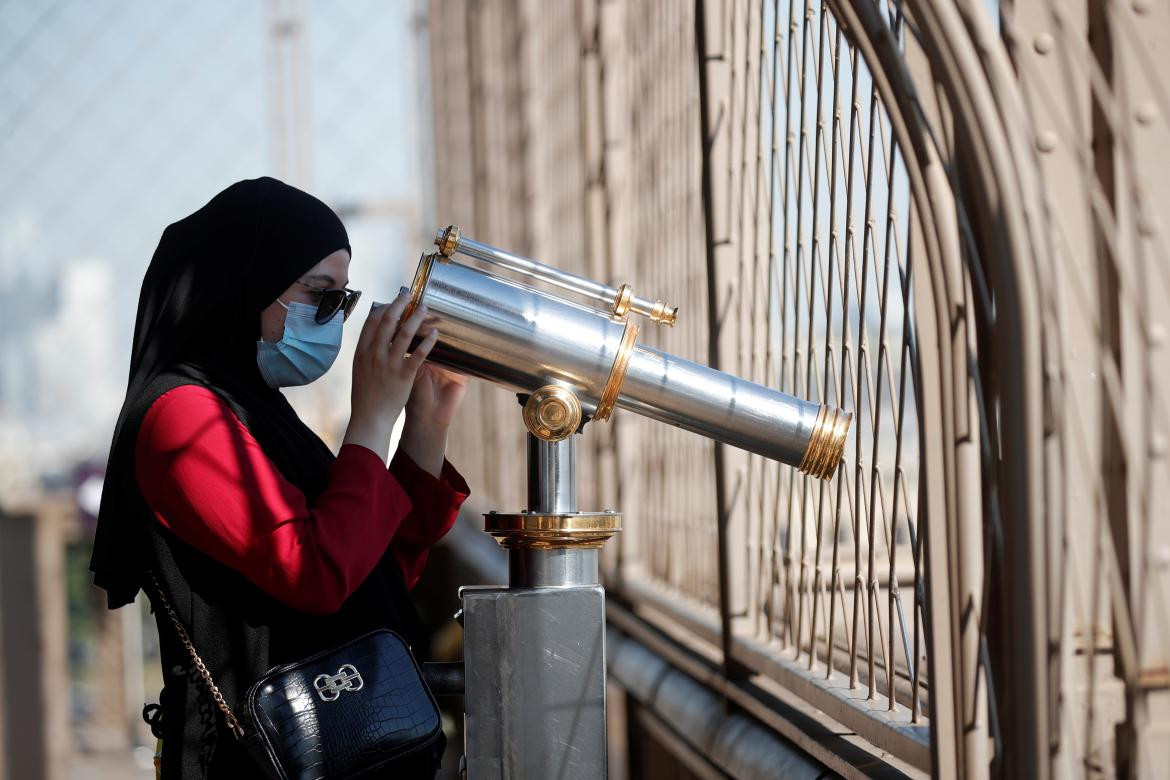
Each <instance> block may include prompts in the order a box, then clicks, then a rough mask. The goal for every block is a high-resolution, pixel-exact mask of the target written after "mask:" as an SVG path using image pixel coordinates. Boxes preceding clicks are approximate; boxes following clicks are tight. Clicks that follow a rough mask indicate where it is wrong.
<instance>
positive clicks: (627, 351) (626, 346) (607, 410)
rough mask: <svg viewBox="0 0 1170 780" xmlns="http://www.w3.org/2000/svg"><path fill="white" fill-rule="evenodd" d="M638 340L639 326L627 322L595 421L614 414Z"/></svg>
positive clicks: (602, 420) (594, 416) (603, 419)
mask: <svg viewBox="0 0 1170 780" xmlns="http://www.w3.org/2000/svg"><path fill="white" fill-rule="evenodd" d="M637 338H638V324H637V323H636V322H634V321H633V320H626V329H625V330H624V331H622V342H621V344H620V345H619V346H618V351H617V355H616V356H615V357H614V359H613V368H612V369H610V372H609V379H608V380H607V381H606V383H605V388H604V389H602V391H601V399H600V400H599V401H598V402H597V411H596V412H595V413H594V415H593V419H594V420H597V421H599V422H605V421H606V420H608V419H609V416H610V415H611V414H612V413H613V407H614V404H616V403H617V399H618V396H619V395H621V392H622V382H624V381H625V380H626V369H627V368H629V365H630V356H631V355H633V354H634V342H635V341H636V340H637Z"/></svg>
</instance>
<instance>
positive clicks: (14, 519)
mask: <svg viewBox="0 0 1170 780" xmlns="http://www.w3.org/2000/svg"><path fill="white" fill-rule="evenodd" d="M1168 57H1170V7H1167V6H1166V4H1165V3H1158V2H1150V1H1149V0H1128V1H1127V2H1121V0H1103V1H1102V2H1091V1H1090V0H1071V1H1067V2H1048V1H1047V0H1041V1H1040V2H1034V3H1013V2H1003V3H999V4H998V5H997V4H994V3H991V4H988V3H985V2H981V1H975V0H953V1H948V0H901V1H900V2H898V1H897V0H895V1H892V2H872V1H871V0H829V2H826V3H798V2H794V1H793V0H776V1H775V2H773V0H764V1H763V2H749V1H748V0H695V1H694V2H675V1H674V0H557V2H542V1H541V0H431V1H430V2H429V3H425V2H422V1H421V0H420V1H419V2H402V3H378V2H344V3H343V2H314V3H304V2H294V1H293V0H274V1H273V2H269V3H226V2H215V3H200V4H180V3H171V2H162V3H154V4H151V5H149V6H145V5H131V4H127V3H113V2H79V1H78V0H72V1H68V0H65V1H60V2H53V1H52V0H46V2H21V1H20V0H8V2H3V3H0V90H3V93H4V97H3V102H2V103H0V187H2V188H3V189H2V191H0V323H2V325H3V327H2V328H0V341H2V344H3V350H2V351H0V432H2V434H0V509H2V512H3V513H2V516H0V567H2V568H0V705H2V706H0V777H12V778H24V777H39V776H45V777H53V778H56V777H106V776H109V777H123V776H130V775H129V774H128V773H129V772H131V771H135V769H134V768H135V767H140V769H139V770H138V771H141V772H144V773H145V774H146V775H147V776H148V775H149V769H148V767H149V756H150V753H151V752H152V747H151V744H152V743H151V741H150V740H149V739H148V732H146V730H145V726H144V725H143V724H141V722H140V719H139V715H138V713H139V710H140V709H141V705H142V702H143V701H145V700H150V699H152V697H154V696H156V695H157V688H158V678H159V674H158V670H157V668H156V667H157V657H156V656H155V655H153V653H154V652H155V651H154V638H153V637H154V628H153V623H152V619H151V618H150V617H149V616H146V615H143V614H142V612H141V611H139V612H137V613H136V612H135V611H134V610H130V609H125V610H121V611H119V612H118V613H109V612H107V611H106V610H104V609H103V608H102V607H103V605H102V603H101V599H100V598H99V596H98V594H97V593H96V592H95V591H94V590H93V589H92V586H90V585H89V581H88V572H87V570H86V564H87V562H88V550H87V545H88V539H89V538H90V535H91V534H92V519H93V518H92V513H93V512H94V511H95V509H94V508H95V507H96V497H97V495H98V489H99V486H100V468H101V466H102V465H103V464H104V457H105V448H106V447H107V446H108V440H109V437H110V434H111V431H112V425H113V420H114V419H115V417H116V414H117V410H118V407H119V404H120V401H121V394H122V392H123V386H124V377H125V372H126V362H127V359H128V358H127V356H128V352H129V341H130V332H131V328H132V324H133V316H134V308H135V302H136V296H137V291H138V286H139V283H140V280H141V274H142V271H143V269H144V268H145V265H146V262H147V261H148V260H149V257H150V253H151V251H152V250H153V247H154V245H155V243H156V242H157V239H158V236H159V235H160V234H161V231H162V229H163V227H165V225H166V224H168V223H169V222H171V221H173V220H175V219H177V218H179V217H180V216H182V215H185V214H187V213H189V212H190V211H192V210H193V209H195V208H197V207H198V206H199V205H201V204H202V203H204V202H205V201H206V200H207V199H208V198H210V197H211V195H213V194H214V193H215V192H217V191H219V190H220V189H222V187H223V186H226V184H228V183H230V182H231V181H235V180H237V179H239V178H244V177H248V176H255V175H259V174H264V173H269V174H272V175H276V176H279V177H281V178H284V179H286V180H288V181H290V182H291V183H293V184H297V185H299V186H302V187H304V188H306V189H309V190H310V191H312V192H314V193H315V194H317V195H319V196H321V197H322V198H324V199H325V200H326V201H327V202H329V203H331V204H332V205H333V206H334V207H335V208H336V209H337V210H338V211H339V213H341V214H342V216H343V218H344V219H345V221H346V224H347V227H348V228H349V230H350V233H351V236H352V238H353V244H354V250H355V258H354V266H353V284H352V285H351V286H353V287H358V288H362V289H364V290H366V295H367V296H371V297H374V298H376V299H381V300H387V299H389V298H390V297H392V296H393V294H394V293H395V291H396V290H397V288H398V286H399V285H400V284H402V283H403V282H405V281H406V280H407V279H408V277H409V274H410V273H411V271H412V270H413V267H414V262H415V258H416V257H417V253H418V251H420V250H421V249H424V248H426V247H427V246H428V245H429V243H430V235H431V232H432V231H433V229H434V227H435V226H437V225H440V224H447V223H456V224H459V225H460V226H461V227H462V228H463V230H464V232H465V234H467V235H471V236H474V237H475V238H477V239H480V240H483V241H487V242H490V243H493V244H495V245H497V246H501V247H506V248H508V249H511V250H513V251H516V252H520V253H524V254H527V255H529V256H532V257H536V258H539V259H541V260H543V261H545V262H549V263H551V264H553V265H556V266H558V267H561V268H565V269H568V270H572V271H575V272H577V273H580V274H582V275H584V276H587V277H591V278H596V279H599V280H603V281H606V282H611V283H615V284H619V283H622V282H630V283H631V284H633V285H634V287H635V289H637V290H638V291H639V292H640V293H641V292H643V291H644V292H645V294H648V295H652V296H656V297H661V298H664V299H666V300H669V301H671V302H672V303H675V304H677V305H679V306H680V312H679V323H678V325H677V326H676V327H674V328H673V329H652V330H647V331H645V334H646V337H647V340H648V341H649V343H651V344H653V345H654V346H661V347H663V348H666V349H668V350H669V351H671V352H672V353H674V354H677V355H680V356H682V357H685V358H688V359H692V360H696V361H699V362H702V363H707V364H710V365H714V366H717V367H719V368H721V369H723V370H726V371H729V372H731V373H735V374H738V375H740V376H744V377H748V378H750V379H752V380H754V381H757V382H760V383H763V384H767V385H769V386H772V387H777V388H780V389H782V390H785V391H787V392H791V393H795V394H797V395H802V396H807V397H809V398H812V399H814V400H821V401H825V402H828V403H833V404H839V405H841V406H844V407H845V408H847V409H850V410H853V411H854V412H855V418H854V423H853V427H852V430H851V432H850V437H849V440H848V443H847V446H846V457H845V461H844V462H843V464H842V466H841V467H840V469H839V472H838V474H837V476H836V478H835V479H834V480H833V481H832V482H828V483H821V482H817V481H814V480H810V479H807V478H805V477H802V476H800V475H799V474H798V473H796V472H795V471H794V470H792V469H789V468H786V467H782V466H779V465H778V464H775V463H772V462H769V461H766V460H763V459H761V458H758V457H755V456H749V455H747V454H745V453H742V452H739V451H736V450H732V449H729V448H726V447H723V446H721V445H716V444H714V443H712V442H710V441H707V440H704V439H701V438H699V437H696V436H693V435H691V434H688V433H685V432H682V431H678V430H675V429H672V428H669V427H666V426H662V425H659V424H657V423H653V422H650V421H647V420H643V419H640V418H638V417H636V416H635V415H632V414H629V413H625V412H621V413H618V414H616V415H615V417H614V419H613V420H612V422H610V423H604V424H597V423H591V424H590V425H589V426H587V429H586V433H585V437H584V440H583V441H582V446H581V453H580V454H581V456H582V457H581V459H582V461H583V463H582V465H581V472H580V473H581V480H580V483H581V495H580V505H581V507H582V509H594V510H596V509H606V508H616V509H620V510H622V511H623V512H624V514H625V530H624V531H623V533H622V534H621V535H620V536H619V538H617V539H615V540H614V541H611V542H610V543H609V544H608V545H607V547H606V548H605V551H604V554H605V564H604V567H603V568H604V579H605V584H606V586H607V589H608V591H609V606H608V618H609V629H608V631H609V677H610V690H609V710H610V713H609V717H610V728H609V735H610V767H611V770H610V774H611V776H612V777H615V778H620V777H632V778H641V777H692V776H693V777H723V776H735V777H779V776H784V777H788V776H792V777H820V776H824V775H825V774H826V773H836V774H841V775H845V776H850V777H860V776H881V777H903V776H913V777H919V776H925V775H929V774H933V775H936V776H940V777H956V776H963V777H986V776H996V777H1089V776H1091V777H1112V776H1122V777H1165V776H1168V775H1170V760H1168V759H1170V755H1167V753H1168V751H1170V748H1168V747H1167V746H1168V745H1170V666H1168V663H1170V587H1168V585H1170V583H1168V580H1170V524H1168V523H1167V519H1168V518H1170V462H1168V457H1170V443H1168V442H1170V398H1168V396H1170V356H1167V355H1166V348H1167V328H1168V326H1170V323H1168V322H1167V319H1166V318H1167V316H1168V314H1167V313H1168V312H1170V248H1168V246H1167V231H1168V230H1170V177H1168V176H1167V175H1166V169H1165V165H1164V164H1162V157H1163V151H1164V150H1165V149H1166V148H1170V126H1168V124H1167V122H1168V121H1170V79H1168V78H1167V76H1166V73H1167V72H1170V67H1168V66H1170V59H1168ZM354 333H356V329H351V330H350V337H352V336H353V335H354ZM349 348H350V349H352V345H350V347H349ZM344 364H345V357H344V356H343V358H342V359H341V360H340V361H339V363H338V365H339V366H341V365H344ZM347 379H348V377H347V375H346V372H344V371H334V372H331V373H330V374H329V375H327V376H326V378H325V379H324V380H322V381H320V382H318V383H315V384H314V385H313V386H311V387H309V388H306V389H304V390H302V391H298V392H296V393H293V394H290V395H292V396H293V400H294V402H295V404H296V405H297V407H298V409H299V410H300V411H301V412H302V414H303V415H305V416H306V418H307V419H308V420H309V421H311V423H312V424H313V425H314V426H315V427H316V428H317V429H318V430H319V431H320V432H321V433H322V435H323V436H324V437H325V438H326V440H327V441H331V442H334V443H335V442H336V441H337V439H338V436H339V434H340V432H341V429H342V427H343V426H344V423H345V416H346V413H347V400H346V399H347V396H348V389H347V387H346V382H347ZM523 446H524V428H523V426H522V424H521V422H520V417H519V407H518V406H517V404H516V399H515V396H514V395H513V394H511V393H509V392H507V391H504V390H502V389H500V388H497V387H492V386H487V385H485V384H483V383H475V384H474V386H473V390H472V392H471V394H470V397H469V400H468V403H467V409H466V411H465V412H464V414H463V418H462V421H461V425H460V427H459V430H458V432H457V434H456V435H455V436H454V437H453V440H452V442H451V446H450V451H451V453H452V459H453V460H454V461H455V462H456V463H457V464H458V465H459V466H460V468H461V469H462V470H463V471H464V473H465V474H466V475H467V476H468V479H469V482H470V483H471V485H472V487H473V490H474V492H475V495H474V497H473V503H472V504H471V505H469V507H468V510H467V512H466V516H465V517H463V518H462V520H461V523H460V525H459V526H458V527H457V528H456V530H455V531H454V532H453V533H452V535H451V536H450V537H449V540H448V542H446V543H445V545H444V546H443V547H442V548H441V550H439V551H438V554H436V556H435V558H434V560H433V561H432V564H431V566H430V568H429V570H428V574H427V579H426V581H425V582H424V583H423V584H422V585H421V586H420V589H419V591H418V595H419V600H420V603H421V604H422V606H423V609H424V613H425V615H426V619H427V621H428V623H429V624H430V625H431V626H433V628H434V638H433V648H432V650H433V653H434V655H435V657H457V656H458V653H459V649H460V645H459V633H458V627H457V624H455V623H454V622H453V621H451V620H450V614H451V611H452V610H453V609H454V607H455V606H456V604H457V600H456V598H455V589H456V587H457V586H458V585H460V584H468V583H471V582H477V581H481V582H503V581H504V579H505V577H506V573H505V572H504V571H502V570H501V558H500V555H499V551H498V550H496V549H495V545H494V542H492V541H491V540H490V539H488V538H487V537H485V536H484V535H483V534H482V533H481V532H478V531H477V530H476V524H477V523H478V522H479V521H478V519H477V514H476V513H477V512H479V511H484V510H487V509H491V508H496V509H502V510H509V509H511V510H515V509H518V508H520V507H522V506H523V505H524V469H523V468H521V467H520V466H519V464H521V463H522V462H523V455H522V453H523ZM66 679H67V680H69V681H70V682H69V684H68V695H66V693H65V686H64V683H63V681H64V680H66ZM14 702H20V706H16V705H15V704H13V703H14ZM448 715H449V722H448V726H449V729H450V733H451V736H452V737H453V739H452V740H451V744H452V745H453V746H454V747H453V752H452V756H451V757H452V758H453V759H454V760H455V761H457V756H458V733H459V719H460V712H459V703H458V702H450V703H448ZM447 763H448V767H450V766H453V762H452V761H448V762H447ZM6 772H7V774H5V773H6Z"/></svg>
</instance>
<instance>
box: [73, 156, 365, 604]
mask: <svg viewBox="0 0 1170 780" xmlns="http://www.w3.org/2000/svg"><path fill="white" fill-rule="evenodd" d="M349 248H350V247H349V238H348V236H347V235H346V232H345V227H344V226H343V225H342V223H341V220H340V219H338V217H337V215H336V214H334V213H333V211H332V210H331V209H330V208H329V207H328V206H326V205H325V204H324V203H322V202H321V201H320V200H318V199H317V198H315V197H313V196H312V195H309V194H308V193H305V192H302V191H301V190H298V189H297V188H295V187H291V186H289V185H287V184H285V183H283V182H281V181H278V180H276V179H272V178H268V177H264V178H259V179H248V180H245V181H240V182H237V183H235V184H233V185H231V186H230V187H228V188H227V189H225V190H224V191H223V192H221V193H219V194H218V195H216V196H215V197H214V198H212V199H211V201H210V202H209V203H207V204H206V205H205V206H203V207H202V208H200V209H199V210H198V211H196V212H195V213H194V214H191V215H190V216H188V217H185V218H184V219H181V220H179V221H178V222H175V223H174V224H172V225H169V226H168V227H167V228H166V230H164V231H163V235H162V239H161V240H160V241H159V244H158V248H157V249H156V250H155V252H154V257H153V258H152V259H151V261H150V266H149V267H148V268H147V270H146V276H145V278H144V279H143V281H142V293H141V295H140V297H139V300H138V317H137V320H136V322H135V326H134V345H133V351H132V352H131V357H130V379H129V386H128V388H127V390H126V400H125V403H124V404H123V405H122V411H121V414H120V415H119V417H118V422H117V426H116V427H115V429H114V439H113V443H112V445H111V447H110V456H109V462H108V465H107V467H106V482H105V488H104V489H103V491H102V502H101V511H100V513H99V516H98V525H97V533H96V536H95V539H94V553H93V559H92V561H91V563H90V568H91V569H92V570H93V572H94V582H95V583H96V584H97V585H98V586H100V587H102V588H105V590H106V592H107V598H108V602H109V606H110V608H111V609H114V608H116V607H119V606H122V605H123V604H127V603H129V602H131V601H133V600H134V597H135V595H136V594H137V593H138V589H139V586H140V583H141V569H142V562H143V561H144V560H146V558H145V557H144V555H143V546H142V545H143V543H144V538H145V537H144V535H143V533H142V528H141V525H142V523H143V522H144V520H145V518H144V516H143V512H142V508H143V507H142V500H141V496H140V494H139V492H138V487H137V485H136V483H135V480H134V458H133V454H134V440H135V437H136V436H137V434H138V428H139V426H140V425H141V423H142V419H143V417H144V416H145V414H146V411H147V410H148V409H149V408H150V405H151V404H152V403H153V402H154V401H155V399H156V398H158V396H159V395H161V394H162V393H163V392H165V391H166V390H168V389H170V388H171V387H173V386H176V385H178V384H197V385H202V386H204V387H208V388H210V389H212V390H213V391H214V392H216V393H217V394H218V395H219V396H220V397H221V398H223V399H224V400H225V401H227V403H228V404H229V406H231V408H232V410H233V411H234V412H235V413H236V415H237V416H238V417H240V419H241V420H242V421H243V422H244V424H245V425H246V426H247V428H248V429H249V431H250V432H251V433H252V435H253V436H255V437H256V439H257V440H258V441H259V442H260V444H261V446H262V447H263V449H264V451H265V453H266V454H267V455H268V456H269V457H270V458H271V459H272V460H273V461H274V462H275V463H276V465H277V467H278V468H279V469H280V471H281V473H282V474H283V475H284V476H285V478H286V479H288V480H289V481H290V482H292V483H293V484H295V485H296V486H297V487H299V488H300V489H301V490H302V491H303V492H304V493H305V494H306V496H308V497H309V498H310V500H311V499H312V498H314V497H316V495H317V494H318V493H320V492H321V490H322V488H323V487H324V480H325V478H326V474H327V469H328V467H329V464H330V463H331V462H332V460H333V456H332V454H331V453H330V451H329V450H328V448H327V447H326V446H325V445H324V443H322V442H321V440H320V439H319V438H318V437H317V436H316V435H315V434H314V433H313V432H312V431H311V430H309V429H308V428H307V427H306V426H305V425H304V424H303V423H302V422H301V421H300V420H299V419H298V418H297V416H296V414H295V412H294V411H293V410H292V408H291V407H290V406H289V405H288V402H287V401H286V400H285V398H284V396H283V395H281V393H280V392H279V391H276V390H272V389H270V388H269V387H268V385H267V384H266V383H265V382H264V380H263V378H262V377H261V375H260V371H259V369H258V368H257V365H256V342H257V340H258V339H259V338H260V312H261V311H262V310H263V309H264V308H265V307H267V306H268V305H269V304H271V303H272V301H273V300H275V299H276V297H277V296H278V295H280V294H281V293H282V292H283V291H284V290H285V289H287V288H288V287H289V285H291V284H292V283H293V282H294V281H295V280H296V279H298V278H299V277H301V276H303V275H304V274H305V272H306V271H308V270H309V269H310V268H312V267H313V266H314V265H316V264H317V263H318V262H320V261H321V260H322V259H323V258H324V257H326V256H327V255H329V254H331V253H332V252H335V251H337V250H338V249H346V250H348V249H349Z"/></svg>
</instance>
